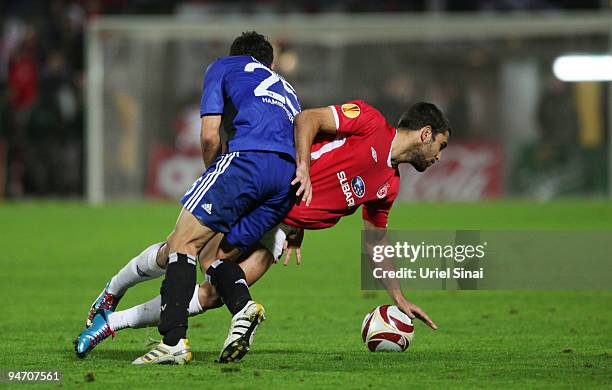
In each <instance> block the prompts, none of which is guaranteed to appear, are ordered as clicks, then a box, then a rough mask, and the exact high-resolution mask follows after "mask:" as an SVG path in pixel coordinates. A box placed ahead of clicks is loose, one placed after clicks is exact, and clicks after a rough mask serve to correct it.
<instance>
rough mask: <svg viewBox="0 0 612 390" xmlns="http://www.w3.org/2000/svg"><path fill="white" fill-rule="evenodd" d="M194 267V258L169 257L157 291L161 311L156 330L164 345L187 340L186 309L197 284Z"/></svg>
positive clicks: (173, 254) (176, 254)
mask: <svg viewBox="0 0 612 390" xmlns="http://www.w3.org/2000/svg"><path fill="white" fill-rule="evenodd" d="M195 265H196V261H195V258H194V257H193V256H189V255H186V254H183V253H171V254H170V257H169V261H168V267H167V268H166V278H165V279H164V282H163V283H162V287H161V290H160V294H161V304H162V306H161V307H162V309H161V315H160V317H159V326H158V327H157V329H158V330H159V333H160V334H161V335H162V336H164V344H166V345H172V346H174V345H176V344H178V342H179V340H180V339H184V338H186V337H187V318H188V307H189V301H190V300H191V297H192V296H193V286H194V284H195V283H196V267H195Z"/></svg>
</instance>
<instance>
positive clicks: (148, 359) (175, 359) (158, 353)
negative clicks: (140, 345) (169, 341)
mask: <svg viewBox="0 0 612 390" xmlns="http://www.w3.org/2000/svg"><path fill="white" fill-rule="evenodd" d="M192 359H193V354H192V353H191V347H190V346H189V340H187V339H181V340H179V342H178V344H176V345H175V346H173V347H171V346H169V345H166V344H164V343H163V342H160V343H159V344H158V345H157V347H155V348H153V349H152V350H150V351H149V352H147V353H145V354H144V355H142V356H141V357H139V358H138V359H136V360H134V361H133V362H132V364H187V363H189V362H190V361H191V360H192Z"/></svg>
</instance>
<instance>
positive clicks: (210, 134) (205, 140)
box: [200, 115, 221, 167]
mask: <svg viewBox="0 0 612 390" xmlns="http://www.w3.org/2000/svg"><path fill="white" fill-rule="evenodd" d="M220 128H221V115H205V116H203V117H202V128H201V130H200V146H201V147H202V160H203V161H204V166H206V167H208V166H210V165H211V164H212V163H213V161H215V158H217V156H218V155H219V154H221V136H220V135H219V131H220Z"/></svg>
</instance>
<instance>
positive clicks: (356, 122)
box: [101, 100, 451, 338]
mask: <svg viewBox="0 0 612 390" xmlns="http://www.w3.org/2000/svg"><path fill="white" fill-rule="evenodd" d="M450 131H451V128H450V125H449V123H448V120H447V119H446V117H445V116H444V114H443V113H442V112H441V111H440V110H439V109H438V108H437V107H436V106H435V105H433V104H431V103H417V104H415V105H413V106H412V107H411V108H410V109H409V110H408V111H407V112H405V113H404V114H403V115H402V116H401V118H400V120H399V122H398V125H397V127H393V126H391V125H390V124H388V123H387V121H386V120H385V118H384V117H383V116H382V114H381V113H380V112H379V111H378V110H376V109H375V108H374V107H372V106H370V105H368V104H367V103H365V102H364V101H361V100H355V101H350V102H347V103H345V104H342V105H334V106H329V107H322V108H315V109H308V110H305V111H302V112H301V113H300V114H298V115H297V117H296V119H295V137H296V138H298V137H302V139H301V140H300V141H301V142H300V144H302V145H305V146H304V148H303V149H302V150H298V151H297V156H296V157H297V169H296V178H295V180H294V184H298V183H299V184H300V186H299V189H298V191H297V192H298V196H301V197H302V201H301V202H300V203H299V204H296V205H295V206H293V207H292V209H291V210H290V211H289V213H288V214H287V216H286V217H285V219H284V221H283V223H281V224H280V225H279V226H277V227H276V228H274V229H272V230H271V231H269V232H268V233H267V234H266V235H265V236H264V237H263V238H262V239H261V241H260V246H259V247H256V248H253V251H252V252H251V253H250V254H247V256H245V257H244V258H242V259H241V261H240V266H241V268H242V269H243V270H244V272H245V275H246V279H247V280H246V282H247V284H248V285H252V284H253V283H255V282H256V281H257V280H258V279H259V278H260V277H261V276H263V274H264V273H265V272H266V271H267V270H268V268H269V267H270V265H271V264H273V263H274V262H275V261H276V260H278V259H279V258H280V257H281V255H282V253H283V250H285V265H286V264H287V263H288V260H289V258H290V256H291V253H292V251H293V249H295V251H296V256H297V261H298V264H299V263H300V261H301V258H300V253H299V246H300V244H301V240H302V237H303V230H304V229H325V228H329V227H332V226H334V225H335V224H336V223H337V222H338V221H339V220H340V218H342V217H343V216H345V215H350V214H353V213H354V212H355V211H356V210H357V209H358V208H359V206H362V216H363V220H364V228H365V229H366V230H369V229H380V230H384V229H385V228H386V227H387V219H388V215H389V211H390V210H391V207H392V205H393V202H394V200H395V199H396V197H397V195H398V192H399V183H400V176H399V171H398V165H399V164H401V163H409V164H411V165H412V166H413V167H414V168H415V169H416V170H417V171H418V172H423V171H425V170H426V169H427V168H428V167H429V166H431V165H432V164H434V163H435V162H436V161H437V160H439V159H440V157H441V151H442V149H444V148H445V147H446V145H447V142H448V137H449V135H450ZM220 238H221V237H219V239H220ZM218 242H219V241H218V240H217V244H218ZM214 245H215V243H211V244H210V245H209V246H208V247H207V248H205V249H204V250H203V251H202V252H201V253H200V263H201V268H202V271H205V270H206V269H207V268H208V267H209V266H210V264H211V263H212V262H213V260H214V257H213V256H212V255H209V253H213V254H214V252H215V251H216V248H215V247H214ZM165 248H166V247H165V246H161V248H160V249H159V250H158V253H157V257H156V259H149V260H153V261H156V262H157V265H158V266H159V267H161V268H163V267H164V266H165V263H164V259H165V258H166V257H167V256H165V251H166V249H165ZM135 260H137V259H134V260H132V261H135ZM128 266H129V264H128ZM128 266H126V268H127V267H128ZM132 268H133V267H132ZM135 278H136V277H135ZM135 278H132V279H135ZM128 279H129V278H126V284H129V286H132V285H133V284H135V283H137V282H138V280H128ZM145 280H146V279H145ZM143 281H144V280H143ZM385 287H386V288H387V290H388V292H389V294H390V296H391V297H392V299H393V300H394V303H395V304H396V305H397V306H398V307H399V308H400V309H401V310H402V311H404V312H405V313H406V314H407V315H408V316H410V317H411V318H415V317H417V318H419V319H421V320H422V321H423V322H425V323H426V324H427V325H428V326H430V327H431V328H433V329H436V328H437V326H436V325H435V323H434V322H433V321H432V320H431V319H430V318H429V317H428V315H427V314H426V313H425V312H424V311H423V310H422V309H421V308H419V307H418V306H416V305H415V304H413V303H411V302H410V301H408V300H407V299H406V298H405V297H404V295H403V293H402V291H401V289H399V287H398V288H390V287H389V286H386V285H385ZM112 298H113V299H116V297H112ZM160 305H161V300H160V299H159V296H158V297H156V298H154V299H152V300H150V301H148V302H145V303H143V304H141V305H138V306H135V307H132V308H130V309H127V310H123V311H117V312H114V313H111V314H110V315H108V321H107V324H106V326H107V327H108V329H106V331H103V332H101V333H103V334H106V336H105V338H106V337H108V334H111V333H112V334H114V332H116V331H118V330H121V329H124V328H140V327H144V326H152V325H156V324H157V323H158V321H159V307H160ZM222 305H223V303H222V302H221V299H220V298H219V296H218V294H217V293H216V291H215V288H214V287H213V286H212V285H210V284H209V283H203V284H202V285H200V286H197V285H196V286H195V290H194V294H193V297H192V299H191V302H190V303H189V314H190V315H196V314H199V313H201V312H203V311H205V310H207V309H211V308H215V307H219V306H222Z"/></svg>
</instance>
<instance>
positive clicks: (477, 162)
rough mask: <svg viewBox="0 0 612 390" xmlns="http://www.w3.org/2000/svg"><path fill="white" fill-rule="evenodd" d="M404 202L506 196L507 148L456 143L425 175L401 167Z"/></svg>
mask: <svg viewBox="0 0 612 390" xmlns="http://www.w3.org/2000/svg"><path fill="white" fill-rule="evenodd" d="M400 172H401V177H402V180H401V183H402V184H401V190H400V195H399V197H398V199H400V200H458V201H475V200H480V199H491V198H498V197H500V196H502V195H503V181H504V177H503V175H504V170H503V148H502V147H501V145H499V144H497V143H493V142H452V143H450V144H449V146H448V148H447V149H445V150H444V151H443V152H442V159H441V160H440V161H438V162H437V163H436V164H434V165H433V166H432V167H430V168H429V169H428V170H427V171H425V172H424V173H419V172H417V171H415V170H414V168H412V166H410V165H409V164H404V165H403V166H401V167H400Z"/></svg>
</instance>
